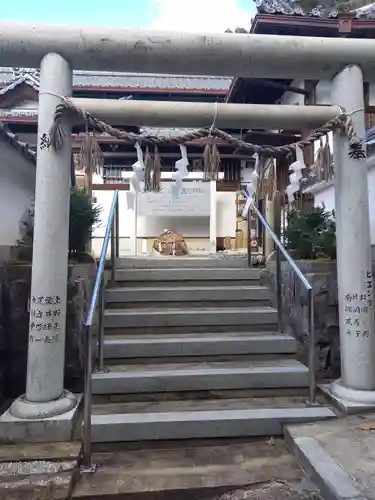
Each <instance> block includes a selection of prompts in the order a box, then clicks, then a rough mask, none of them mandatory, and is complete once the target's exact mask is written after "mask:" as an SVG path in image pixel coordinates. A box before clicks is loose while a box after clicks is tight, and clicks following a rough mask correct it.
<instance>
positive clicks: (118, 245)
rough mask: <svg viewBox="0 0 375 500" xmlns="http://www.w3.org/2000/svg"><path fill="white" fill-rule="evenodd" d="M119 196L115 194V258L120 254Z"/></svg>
mask: <svg viewBox="0 0 375 500" xmlns="http://www.w3.org/2000/svg"><path fill="white" fill-rule="evenodd" d="M119 203H120V196H119V194H117V199H116V209H115V228H116V233H115V234H116V259H118V258H119V256H120V213H119V212H120V207H119Z"/></svg>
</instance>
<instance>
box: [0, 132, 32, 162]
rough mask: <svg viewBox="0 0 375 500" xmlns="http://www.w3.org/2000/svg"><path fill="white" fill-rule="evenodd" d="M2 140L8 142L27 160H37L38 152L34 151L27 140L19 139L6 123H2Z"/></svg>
mask: <svg viewBox="0 0 375 500" xmlns="http://www.w3.org/2000/svg"><path fill="white" fill-rule="evenodd" d="M0 140H3V141H5V142H8V143H9V144H10V145H11V146H13V147H14V148H15V149H16V150H17V151H18V152H20V153H21V154H22V155H23V156H24V157H25V158H26V159H27V160H30V161H32V162H33V163H35V162H36V152H35V151H33V150H32V149H31V148H30V146H29V145H28V144H27V143H26V142H21V141H20V140H18V137H17V135H16V134H13V132H11V131H10V130H9V128H8V127H7V126H6V125H5V124H4V123H0Z"/></svg>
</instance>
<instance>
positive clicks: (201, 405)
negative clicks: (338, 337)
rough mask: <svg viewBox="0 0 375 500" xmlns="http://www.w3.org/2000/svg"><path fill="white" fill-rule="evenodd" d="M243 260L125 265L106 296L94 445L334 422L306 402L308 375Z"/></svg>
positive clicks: (265, 432)
mask: <svg viewBox="0 0 375 500" xmlns="http://www.w3.org/2000/svg"><path fill="white" fill-rule="evenodd" d="M244 266H245V264H244V260H243V259H242V260H241V259H240V260H238V261H236V260H233V261H232V260H230V259H228V261H225V260H221V261H219V260H216V259H204V258H202V259H193V258H189V259H183V258H176V259H173V260H172V259H171V260H169V259H166V260H164V259H158V260H156V259H155V260H146V259H143V260H142V259H140V260H136V259H127V260H120V261H119V267H118V270H117V276H116V279H117V281H116V283H115V284H111V285H110V287H109V288H108V289H107V291H106V309H105V346H104V355H105V366H106V368H107V370H106V371H105V372H103V373H94V374H93V376H92V391H93V415H92V439H93V442H94V443H114V442H131V441H155V440H177V439H198V438H224V437H226V438H234V437H249V436H271V435H281V434H282V432H283V427H284V425H286V424H290V423H296V422H306V421H311V420H317V419H324V418H329V417H333V416H334V414H333V412H332V411H331V410H330V409H329V408H327V407H325V406H314V407H308V406H307V405H306V404H305V399H306V396H307V388H308V370H307V368H306V367H305V366H304V365H302V364H301V363H299V362H297V361H296V360H295V352H296V342H295V340H294V338H292V337H289V336H286V335H279V334H278V333H277V311H276V310H275V309H273V308H272V307H270V305H269V291H268V290H267V288H265V287H263V286H261V283H260V270H259V269H249V268H247V267H244Z"/></svg>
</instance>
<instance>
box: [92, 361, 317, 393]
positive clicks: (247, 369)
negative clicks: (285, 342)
mask: <svg viewBox="0 0 375 500" xmlns="http://www.w3.org/2000/svg"><path fill="white" fill-rule="evenodd" d="M307 385H308V369H307V368H306V366H304V365H302V364H301V363H299V362H298V361H294V360H289V359H286V360H283V359H279V360H277V361H276V360H272V361H261V360H260V361H253V362H252V363H249V362H246V361H241V362H233V361H230V362H211V363H165V364H163V365H160V364H152V365H151V364H149V365H128V366H124V365H119V366H111V367H110V371H109V372H106V373H94V374H93V375H92V393H93V394H137V393H164V392H180V391H181V392H184V391H213V390H239V389H261V388H279V387H283V388H285V387H306V386H307Z"/></svg>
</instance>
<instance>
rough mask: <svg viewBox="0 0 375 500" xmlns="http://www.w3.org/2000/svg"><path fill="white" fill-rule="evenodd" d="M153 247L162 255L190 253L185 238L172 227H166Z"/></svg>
mask: <svg viewBox="0 0 375 500" xmlns="http://www.w3.org/2000/svg"><path fill="white" fill-rule="evenodd" d="M153 249H154V250H156V251H157V252H159V253H160V254H161V255H174V256H181V255H189V252H188V247H187V245H186V242H185V240H184V238H183V237H182V236H181V235H180V234H178V233H176V232H175V231H172V230H171V229H164V231H163V232H162V233H161V235H160V236H159V237H158V238H156V240H155V241H154V244H153Z"/></svg>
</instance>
